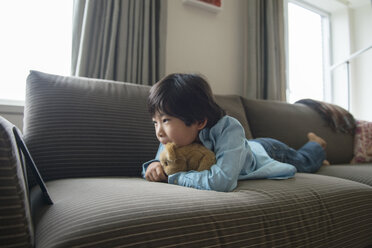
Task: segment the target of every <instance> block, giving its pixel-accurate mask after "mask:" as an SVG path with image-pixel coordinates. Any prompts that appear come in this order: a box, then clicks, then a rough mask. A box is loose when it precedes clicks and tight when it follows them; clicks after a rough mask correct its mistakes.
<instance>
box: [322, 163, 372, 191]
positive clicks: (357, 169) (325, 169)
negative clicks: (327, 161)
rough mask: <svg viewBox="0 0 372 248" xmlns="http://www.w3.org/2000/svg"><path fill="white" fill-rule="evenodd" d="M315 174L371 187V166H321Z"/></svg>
mask: <svg viewBox="0 0 372 248" xmlns="http://www.w3.org/2000/svg"><path fill="white" fill-rule="evenodd" d="M317 174H320V175H327V176H333V177H340V178H344V179H348V180H352V181H355V182H359V183H364V184H367V185H369V186H372V164H356V165H350V164H344V165H330V166H322V167H321V168H320V170H319V171H318V172H317Z"/></svg>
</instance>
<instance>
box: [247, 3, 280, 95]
mask: <svg viewBox="0 0 372 248" xmlns="http://www.w3.org/2000/svg"><path fill="white" fill-rule="evenodd" d="M244 3H245V4H246V6H245V9H246V11H247V14H246V15H245V17H246V20H245V24H246V27H245V30H244V31H245V33H244V94H245V96H246V97H249V98H256V99H270V100H279V101H285V100H286V72H285V68H286V64H285V63H286V61H285V41H284V37H285V33H284V5H283V4H284V3H283V0H248V1H244Z"/></svg>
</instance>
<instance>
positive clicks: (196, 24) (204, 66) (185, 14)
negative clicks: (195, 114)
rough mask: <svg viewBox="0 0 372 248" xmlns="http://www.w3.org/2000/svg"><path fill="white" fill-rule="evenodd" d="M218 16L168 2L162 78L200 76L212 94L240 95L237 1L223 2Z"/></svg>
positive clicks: (240, 37) (175, 1)
mask: <svg viewBox="0 0 372 248" xmlns="http://www.w3.org/2000/svg"><path fill="white" fill-rule="evenodd" d="M222 2H223V6H222V8H223V9H222V10H221V11H220V12H218V13H213V12H209V11H207V10H204V9H201V8H198V7H195V6H190V5H187V4H185V3H183V1H182V0H168V11H167V12H168V17H167V39H166V66H165V72H166V74H169V73H173V72H186V73H194V72H195V73H201V74H203V75H204V76H206V77H207V79H208V81H209V83H210V85H211V87H212V90H213V92H214V93H216V94H241V92H242V89H243V86H242V80H243V67H242V65H243V57H242V49H243V44H242V42H243V34H242V30H243V23H242V21H241V20H242V8H241V3H242V1H241V0H228V1H226V0H224V1H222Z"/></svg>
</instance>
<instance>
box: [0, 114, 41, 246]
mask: <svg viewBox="0 0 372 248" xmlns="http://www.w3.org/2000/svg"><path fill="white" fill-rule="evenodd" d="M13 127H14V125H13V124H12V123H10V122H9V121H8V120H6V119H5V118H3V117H1V116H0V220H1V222H0V229H1V230H2V231H1V232H0V244H2V245H5V246H6V247H8V246H9V247H33V245H34V232H33V226H32V219H31V213H30V204H29V197H28V187H27V184H26V180H25V175H24V170H23V166H22V161H21V157H20V155H19V152H18V148H17V144H16V141H15V138H14V135H13V131H12V128H13Z"/></svg>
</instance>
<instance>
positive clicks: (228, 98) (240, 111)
mask: <svg viewBox="0 0 372 248" xmlns="http://www.w3.org/2000/svg"><path fill="white" fill-rule="evenodd" d="M215 98H216V102H217V104H218V105H219V106H220V107H221V108H223V109H224V110H225V111H226V114H227V115H230V116H232V117H234V118H236V119H237V120H238V121H239V122H240V124H242V126H243V128H244V132H245V137H246V138H247V139H251V138H252V134H251V130H250V128H249V124H248V121H247V117H246V116H245V111H244V107H243V104H242V101H241V99H240V96H238V95H215Z"/></svg>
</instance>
